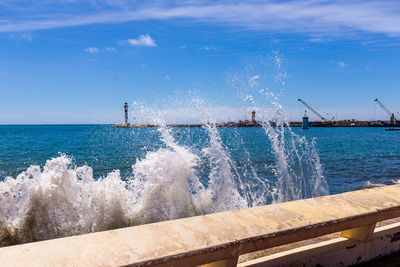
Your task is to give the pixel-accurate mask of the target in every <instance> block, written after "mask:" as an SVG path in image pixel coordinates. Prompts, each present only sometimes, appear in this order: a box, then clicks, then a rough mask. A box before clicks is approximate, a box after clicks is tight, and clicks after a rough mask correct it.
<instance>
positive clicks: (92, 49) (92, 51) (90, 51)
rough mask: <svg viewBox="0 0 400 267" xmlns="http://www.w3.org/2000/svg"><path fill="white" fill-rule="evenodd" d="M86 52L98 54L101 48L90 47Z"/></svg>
mask: <svg viewBox="0 0 400 267" xmlns="http://www.w3.org/2000/svg"><path fill="white" fill-rule="evenodd" d="M85 52H87V53H89V54H98V53H99V52H100V50H99V49H98V48H97V47H88V48H86V49H85Z"/></svg>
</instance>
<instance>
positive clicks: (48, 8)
mask: <svg viewBox="0 0 400 267" xmlns="http://www.w3.org/2000/svg"><path fill="white" fill-rule="evenodd" d="M265 88H268V90H269V91H271V92H274V93H275V94H277V95H279V102H280V103H281V104H282V105H283V106H284V107H285V110H286V115H287V116H288V117H289V118H291V119H293V120H295V119H300V117H301V116H302V114H303V112H304V107H302V106H301V104H300V103H298V101H297V99H298V98H302V99H304V100H305V101H307V102H308V103H309V104H310V105H311V106H313V107H314V108H315V109H317V110H319V111H320V112H321V113H329V114H333V115H337V117H338V119H352V118H356V119H365V120H369V119H373V118H374V117H375V118H376V119H386V117H387V116H386V114H385V113H384V112H383V111H382V110H381V109H380V108H379V107H378V106H375V105H374V102H373V99H375V98H376V97H378V98H379V99H380V100H381V101H382V102H383V103H384V104H385V105H386V106H387V107H388V108H389V109H390V110H393V111H394V112H400V102H399V101H398V100H399V99H400V3H399V2H398V1H202V0H189V1H120V0H116V1H103V0H99V1H75V0H60V1H18V0H17V1H15V0H12V1H11V0H10V1H9V0H5V1H4V0H0V93H1V97H0V124H24V123H117V122H121V121H122V120H123V116H122V105H123V102H125V101H127V102H128V103H130V104H131V106H132V107H134V108H139V106H141V105H143V106H145V107H146V110H152V109H153V110H154V109H158V110H162V111H163V112H164V115H165V117H166V118H167V120H168V121H170V122H183V121H195V120H196V115H197V113H198V110H195V109H193V108H192V107H193V103H192V102H191V98H192V97H193V96H196V97H201V98H202V99H203V101H204V103H205V104H204V105H205V106H207V107H209V109H210V110H211V111H212V112H213V113H215V117H216V119H217V120H228V119H230V120H236V119H244V118H246V117H248V114H246V110H245V108H246V107H248V106H249V105H250V104H249V103H248V102H243V101H242V99H243V95H248V94H251V95H252V96H253V97H254V98H255V99H256V100H257V101H258V102H262V101H263V96H262V95H261V94H259V93H258V91H259V90H260V89H265ZM134 102H136V103H139V105H138V106H135V105H133V103H134ZM374 110H375V111H374ZM310 115H311V114H310ZM396 115H397V116H398V117H400V114H399V113H397V114H396ZM135 116H136V117H135V118H136V119H137V120H145V119H146V118H139V117H140V114H139V113H137V114H136V115H135ZM311 119H316V118H315V117H313V116H311Z"/></svg>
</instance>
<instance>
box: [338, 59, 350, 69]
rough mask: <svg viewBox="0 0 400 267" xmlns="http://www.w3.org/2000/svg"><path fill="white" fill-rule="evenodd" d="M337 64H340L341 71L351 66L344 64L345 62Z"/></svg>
mask: <svg viewBox="0 0 400 267" xmlns="http://www.w3.org/2000/svg"><path fill="white" fill-rule="evenodd" d="M337 64H338V67H339V68H341V69H345V68H347V67H349V65H348V64H346V63H344V62H343V61H340V62H338V63H337Z"/></svg>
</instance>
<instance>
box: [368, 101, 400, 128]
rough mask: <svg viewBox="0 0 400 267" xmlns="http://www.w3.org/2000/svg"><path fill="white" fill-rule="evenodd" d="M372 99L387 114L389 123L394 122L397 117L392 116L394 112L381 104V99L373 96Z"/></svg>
mask: <svg viewBox="0 0 400 267" xmlns="http://www.w3.org/2000/svg"><path fill="white" fill-rule="evenodd" d="M374 101H375V102H377V103H378V104H379V106H381V108H382V109H383V111H385V112H386V113H387V114H388V115H389V117H390V123H391V124H396V121H397V119H396V117H395V116H394V113H392V112H390V110H389V109H388V108H387V107H385V105H383V104H382V103H381V101H379V100H378V98H375V100H374Z"/></svg>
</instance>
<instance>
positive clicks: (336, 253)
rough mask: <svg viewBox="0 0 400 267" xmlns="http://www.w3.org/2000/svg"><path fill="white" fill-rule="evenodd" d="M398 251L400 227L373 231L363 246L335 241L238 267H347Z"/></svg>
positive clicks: (288, 251) (394, 225) (249, 262)
mask: <svg viewBox="0 0 400 267" xmlns="http://www.w3.org/2000/svg"><path fill="white" fill-rule="evenodd" d="M399 250H400V223H394V224H391V225H386V226H383V227H380V228H377V229H376V230H375V232H374V234H373V236H372V237H371V238H370V239H368V240H367V241H366V242H358V241H356V240H349V239H347V238H343V237H340V238H335V239H332V240H329V241H324V242H320V243H317V244H312V245H308V246H303V247H299V248H296V249H292V250H287V251H284V252H280V253H276V254H273V255H269V256H266V257H261V258H258V259H255V260H251V261H247V262H244V263H241V264H239V265H238V266H239V267H272V266H274V267H288V266H303V267H307V266H310V267H311V266H312V267H314V266H325V267H329V266H332V267H335V266H350V265H354V264H358V263H360V262H365V261H369V260H372V259H375V258H377V257H380V256H383V255H389V254H391V253H393V252H395V251H399Z"/></svg>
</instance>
